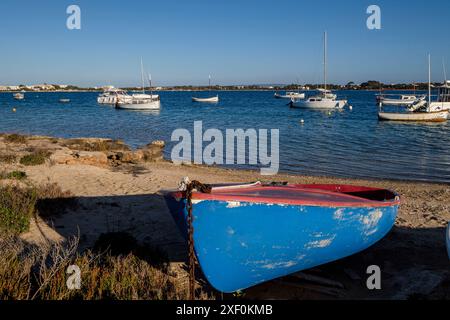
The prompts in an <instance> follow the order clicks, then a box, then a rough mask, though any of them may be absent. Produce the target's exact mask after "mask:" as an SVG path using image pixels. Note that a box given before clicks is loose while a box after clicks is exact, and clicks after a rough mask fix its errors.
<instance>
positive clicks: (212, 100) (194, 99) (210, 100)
mask: <svg viewBox="0 0 450 320" xmlns="http://www.w3.org/2000/svg"><path fill="white" fill-rule="evenodd" d="M209 92H211V75H210V76H209ZM192 102H206V103H218V102H219V95H217V96H215V97H208V98H197V97H192Z"/></svg>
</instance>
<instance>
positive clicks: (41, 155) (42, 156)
mask: <svg viewBox="0 0 450 320" xmlns="http://www.w3.org/2000/svg"><path fill="white" fill-rule="evenodd" d="M50 154H51V153H50V152H48V151H36V152H33V153H32V154H28V155H26V156H23V157H22V158H21V159H20V164H23V165H24V166H39V165H41V164H44V163H45V160H47V159H48V157H49V156H50Z"/></svg>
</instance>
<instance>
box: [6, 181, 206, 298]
mask: <svg viewBox="0 0 450 320" xmlns="http://www.w3.org/2000/svg"><path fill="white" fill-rule="evenodd" d="M12 175H14V176H15V175H20V176H22V175H21V174H19V173H16V172H14V173H13V174H12ZM76 205H77V202H76V200H75V199H74V198H73V197H71V194H70V193H68V192H63V191H62V190H61V188H60V187H59V186H58V185H56V184H46V185H43V186H38V187H24V186H18V185H6V186H2V187H0V248H1V254H0V300H21V299H30V300H72V299H77V300H79V299H83V300H97V299H119V300H143V299H145V300H158V299H186V298H187V295H186V290H185V286H184V283H183V280H182V279H179V278H177V275H176V274H175V273H173V272H172V271H170V270H169V264H168V258H167V256H166V255H165V254H164V253H162V252H161V251H160V250H158V249H156V248H153V247H150V246H146V245H140V244H138V242H137V241H136V239H135V238H134V237H133V236H131V235H129V234H127V233H122V232H117V233H108V234H102V235H101V236H100V237H99V239H98V241H97V242H96V243H95V245H94V247H93V248H91V249H88V250H86V251H84V252H79V250H78V242H79V239H77V238H73V239H71V240H68V241H64V242H59V243H57V242H56V243H54V242H48V243H46V244H42V245H36V244H32V243H28V242H26V241H23V240H22V239H21V237H20V235H21V234H23V233H25V232H27V231H28V230H29V229H30V224H31V222H32V220H33V219H38V218H44V219H47V218H50V217H52V216H53V215H55V214H60V213H62V212H64V211H65V210H67V209H68V208H74V206H76ZM71 265H76V266H78V267H79V268H80V270H81V276H82V279H83V282H82V285H81V288H80V290H70V289H69V288H68V286H67V278H68V276H67V273H66V272H67V270H68V267H69V266H71ZM201 296H202V297H203V298H207V295H205V294H204V293H201Z"/></svg>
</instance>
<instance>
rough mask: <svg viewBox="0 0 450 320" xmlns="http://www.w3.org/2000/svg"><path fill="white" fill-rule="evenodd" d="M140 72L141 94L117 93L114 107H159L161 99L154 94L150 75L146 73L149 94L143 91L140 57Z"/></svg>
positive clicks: (145, 108)
mask: <svg viewBox="0 0 450 320" xmlns="http://www.w3.org/2000/svg"><path fill="white" fill-rule="evenodd" d="M141 74H142V94H133V95H125V96H124V95H118V96H117V102H116V108H118V109H128V110H159V109H160V108H161V101H160V98H159V95H154V94H153V92H152V77H151V75H150V74H149V75H148V81H149V85H150V94H149V95H148V94H146V93H145V80H144V63H143V61H142V59H141Z"/></svg>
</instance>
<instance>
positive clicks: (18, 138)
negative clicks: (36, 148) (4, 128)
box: [3, 133, 28, 144]
mask: <svg viewBox="0 0 450 320" xmlns="http://www.w3.org/2000/svg"><path fill="white" fill-rule="evenodd" d="M3 138H4V140H5V142H6V143H17V144H26V143H27V140H28V139H27V137H26V136H23V135H20V134H16V133H14V134H8V135H5V136H4V137H3Z"/></svg>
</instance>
